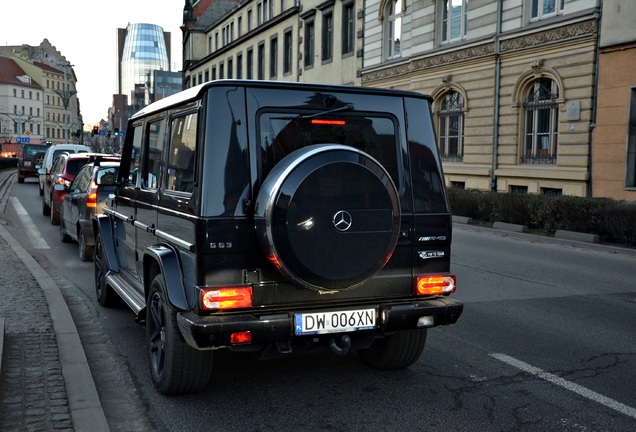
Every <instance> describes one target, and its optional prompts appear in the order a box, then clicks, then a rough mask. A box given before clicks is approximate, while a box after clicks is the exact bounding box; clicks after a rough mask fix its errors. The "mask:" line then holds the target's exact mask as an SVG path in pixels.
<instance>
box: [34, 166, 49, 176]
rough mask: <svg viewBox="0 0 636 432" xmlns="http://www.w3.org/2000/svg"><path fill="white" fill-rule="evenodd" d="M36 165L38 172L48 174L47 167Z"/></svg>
mask: <svg viewBox="0 0 636 432" xmlns="http://www.w3.org/2000/svg"><path fill="white" fill-rule="evenodd" d="M35 167H36V168H37V169H38V174H40V175H46V168H42V167H40V165H36V166H35Z"/></svg>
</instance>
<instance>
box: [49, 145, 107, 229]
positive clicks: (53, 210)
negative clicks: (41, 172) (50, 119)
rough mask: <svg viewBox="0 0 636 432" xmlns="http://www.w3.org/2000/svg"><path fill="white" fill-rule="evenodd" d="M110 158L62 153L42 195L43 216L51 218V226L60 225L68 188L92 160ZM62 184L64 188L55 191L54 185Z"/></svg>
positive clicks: (88, 154)
mask: <svg viewBox="0 0 636 432" xmlns="http://www.w3.org/2000/svg"><path fill="white" fill-rule="evenodd" d="M99 155H101V156H108V155H105V154H101V153H67V152H62V153H61V154H60V155H59V156H58V157H57V158H55V161H53V165H52V166H51V172H50V173H49V175H47V176H46V177H45V180H44V191H43V194H42V214H43V215H44V216H50V217H51V224H52V225H58V224H59V223H60V205H61V204H62V199H63V198H64V195H66V188H68V187H69V186H70V185H71V182H72V181H73V179H74V178H75V176H76V175H77V173H78V172H79V170H80V168H82V167H83V166H84V165H86V164H87V163H88V162H89V161H91V158H94V157H96V156H99ZM55 184H60V185H62V186H63V188H61V190H60V189H55V188H54V187H53V185H55Z"/></svg>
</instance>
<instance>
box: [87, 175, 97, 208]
mask: <svg viewBox="0 0 636 432" xmlns="http://www.w3.org/2000/svg"><path fill="white" fill-rule="evenodd" d="M86 207H88V208H95V207H97V185H96V184H95V181H92V182H91V186H90V187H89V188H88V194H87V195H86Z"/></svg>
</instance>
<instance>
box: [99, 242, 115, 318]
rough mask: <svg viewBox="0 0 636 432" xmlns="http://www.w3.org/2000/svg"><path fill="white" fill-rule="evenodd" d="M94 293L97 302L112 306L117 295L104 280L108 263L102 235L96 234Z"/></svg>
mask: <svg viewBox="0 0 636 432" xmlns="http://www.w3.org/2000/svg"><path fill="white" fill-rule="evenodd" d="M94 260H95V266H94V269H95V294H96V297H97V302H98V303H99V304H100V305H102V306H104V307H110V306H114V305H115V304H116V303H117V301H118V299H119V297H118V295H117V294H116V293H115V292H114V291H113V289H112V288H111V287H110V286H109V285H108V283H107V282H106V272H107V271H108V263H107V262H106V255H105V253H104V248H103V245H102V236H101V234H97V237H96V238H95V257H94Z"/></svg>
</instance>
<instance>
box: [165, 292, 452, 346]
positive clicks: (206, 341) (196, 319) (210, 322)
mask: <svg viewBox="0 0 636 432" xmlns="http://www.w3.org/2000/svg"><path fill="white" fill-rule="evenodd" d="M358 307H359V308H365V307H377V308H378V323H377V324H378V325H377V328H376V329H374V330H372V332H374V333H375V334H380V335H382V334H386V333H391V332H395V331H400V330H411V329H416V328H418V320H419V319H420V318H422V317H432V318H433V324H432V325H426V326H420V328H426V327H440V326H445V325H451V324H455V322H457V319H458V318H459V316H460V315H461V313H462V311H463V308H464V305H463V303H461V302H459V301H457V300H452V299H450V298H447V297H440V298H434V299H430V300H418V301H411V302H396V303H388V304H380V305H377V304H368V305H356V308H358ZM316 311H318V310H316ZM303 312H305V313H306V312H312V311H307V310H303ZM177 323H178V324H179V329H180V330H181V333H182V334H183V337H184V338H185V340H186V342H187V343H188V345H190V346H192V347H193V348H196V349H215V348H223V347H228V346H232V344H231V342H230V336H231V335H232V333H235V332H248V331H249V332H251V334H252V343H251V345H254V346H263V345H267V344H271V343H286V342H291V341H292V340H293V339H295V338H297V336H296V335H295V334H294V312H283V313H276V314H267V313H261V314H240V315H209V316H201V315H197V314H195V313H193V312H180V313H178V314H177ZM366 332H367V334H368V331H366ZM360 333H363V332H360ZM348 334H349V335H350V336H351V337H352V338H355V336H356V332H352V333H348Z"/></svg>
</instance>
